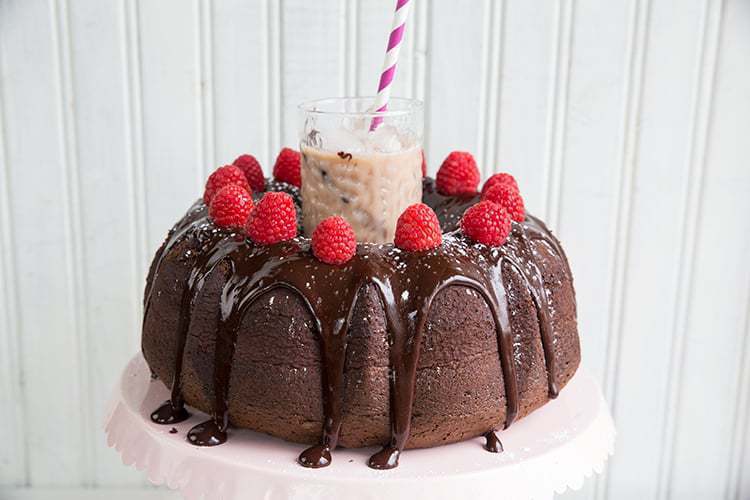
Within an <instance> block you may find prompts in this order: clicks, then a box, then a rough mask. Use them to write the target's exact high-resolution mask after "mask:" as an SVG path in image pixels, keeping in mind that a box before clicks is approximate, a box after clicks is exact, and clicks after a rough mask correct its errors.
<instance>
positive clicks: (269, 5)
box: [264, 0, 282, 172]
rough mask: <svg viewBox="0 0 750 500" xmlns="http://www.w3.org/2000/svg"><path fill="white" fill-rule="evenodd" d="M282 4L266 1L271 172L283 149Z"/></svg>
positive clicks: (267, 92)
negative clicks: (279, 152)
mask: <svg viewBox="0 0 750 500" xmlns="http://www.w3.org/2000/svg"><path fill="white" fill-rule="evenodd" d="M280 4H281V2H277V1H274V0H266V3H265V9H264V13H265V21H266V22H265V25H266V27H267V29H266V39H267V41H266V46H267V47H268V51H267V57H266V68H267V71H266V73H267V78H266V85H267V87H266V102H267V105H266V114H267V116H268V129H269V132H268V151H267V153H266V158H268V160H267V161H268V164H269V168H268V171H269V172H270V169H271V162H272V161H273V160H274V159H275V155H276V154H277V152H278V151H279V149H281V94H282V88H281V82H282V79H281V55H282V52H281V5H280Z"/></svg>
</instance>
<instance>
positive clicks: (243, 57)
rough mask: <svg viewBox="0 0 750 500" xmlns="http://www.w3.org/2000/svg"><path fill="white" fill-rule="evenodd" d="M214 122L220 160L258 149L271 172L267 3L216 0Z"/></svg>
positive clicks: (264, 163)
mask: <svg viewBox="0 0 750 500" xmlns="http://www.w3.org/2000/svg"><path fill="white" fill-rule="evenodd" d="M213 9H214V16H213V20H214V24H213V40H214V50H213V53H214V59H213V61H214V66H213V67H214V71H213V80H214V111H215V116H214V126H215V133H216V165H213V162H212V164H211V166H212V167H213V166H218V165H219V164H222V165H223V164H225V163H229V162H231V161H232V160H234V158H236V157H237V156H238V155H240V154H242V153H245V152H247V153H251V154H253V155H255V156H256V157H257V158H258V160H259V161H260V162H261V165H262V166H263V167H264V169H265V171H266V174H267V175H270V162H272V161H273V158H269V156H268V152H267V151H266V144H267V143H268V127H269V119H268V114H267V111H268V108H267V106H266V100H267V99H268V97H267V94H268V92H267V90H268V85H267V83H266V81H265V80H264V79H266V78H267V75H268V60H267V51H268V44H269V40H268V37H267V33H266V30H267V25H264V23H263V21H264V16H265V15H266V13H265V10H266V6H265V5H264V4H263V3H261V2H247V1H244V0H232V1H228V2H227V1H220V2H214V4H213Z"/></svg>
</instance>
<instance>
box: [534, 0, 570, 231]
mask: <svg viewBox="0 0 750 500" xmlns="http://www.w3.org/2000/svg"><path fill="white" fill-rule="evenodd" d="M556 18H557V19H556V35H557V36H556V40H555V43H554V47H555V52H554V57H553V61H554V68H555V69H554V73H553V74H554V77H553V78H552V83H553V84H552V85H551V86H550V90H549V94H550V104H549V114H548V117H547V138H546V144H547V147H546V151H545V162H544V183H543V185H544V186H545V187H546V189H545V192H544V198H543V201H544V203H543V205H542V206H543V209H542V208H540V209H539V213H540V214H544V217H545V220H546V221H547V224H548V225H549V226H550V227H557V221H558V220H559V218H560V210H561V197H562V193H561V192H560V188H561V186H562V176H563V167H564V161H563V160H564V151H565V139H566V133H565V127H566V126H567V124H568V120H567V113H568V83H569V80H570V53H571V51H572V45H573V23H574V20H575V1H574V0H568V1H565V2H560V3H558V4H557V12H556ZM530 201H531V202H533V199H532V200H530ZM530 206H532V207H533V206H534V205H530Z"/></svg>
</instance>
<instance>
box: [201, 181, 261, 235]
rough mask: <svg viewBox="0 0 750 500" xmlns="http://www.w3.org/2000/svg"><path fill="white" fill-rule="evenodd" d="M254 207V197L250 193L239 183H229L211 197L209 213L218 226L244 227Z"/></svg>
mask: <svg viewBox="0 0 750 500" xmlns="http://www.w3.org/2000/svg"><path fill="white" fill-rule="evenodd" d="M252 209H253V197H252V196H251V195H250V193H248V192H247V190H246V189H245V188H243V187H242V186H238V185H237V184H227V185H226V186H224V187H223V188H221V189H219V192H218V193H216V194H215V195H214V197H213V199H211V204H210V205H209V206H208V215H209V216H210V217H211V218H212V219H213V220H214V222H215V223H216V225H217V226H221V227H226V228H232V229H242V228H244V227H245V223H246V222H247V218H248V216H249V215H250V211H251V210H252Z"/></svg>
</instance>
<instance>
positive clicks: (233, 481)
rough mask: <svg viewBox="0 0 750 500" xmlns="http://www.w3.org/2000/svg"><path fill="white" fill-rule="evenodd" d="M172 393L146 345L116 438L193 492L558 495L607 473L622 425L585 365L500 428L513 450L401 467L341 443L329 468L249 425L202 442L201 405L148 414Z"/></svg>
mask: <svg viewBox="0 0 750 500" xmlns="http://www.w3.org/2000/svg"><path fill="white" fill-rule="evenodd" d="M168 398H169V392H168V390H167V389H166V388H165V387H164V385H163V384H162V383H161V382H160V381H157V380H151V377H150V372H149V369H148V366H147V365H146V362H145V360H144V359H143V357H142V356H141V355H140V354H139V355H137V356H135V357H134V358H133V359H132V360H131V361H130V363H129V364H128V365H127V367H126V368H125V371H124V373H123V375H122V378H121V379H120V383H119V384H118V386H117V388H116V390H115V392H114V394H113V397H112V401H111V402H110V407H109V411H108V412H107V417H106V419H105V432H106V434H107V444H108V445H109V446H111V447H114V448H115V449H117V451H119V452H120V455H121V456H122V460H123V462H124V463H125V464H126V465H134V466H135V467H136V468H137V469H138V470H144V471H145V472H146V474H147V475H148V478H149V480H150V481H151V482H153V483H154V484H166V485H167V486H168V487H169V488H172V489H178V490H180V492H181V493H182V495H183V496H184V497H185V498H188V499H201V498H205V499H209V500H213V499H223V500H235V499H236V500H239V499H243V500H255V499H264V500H281V499H306V500H307V499H325V500H338V499H353V498H357V499H376V498H388V499H389V500H399V499H406V498H408V499H410V500H411V499H430V500H442V499H451V500H453V499H456V498H471V499H472V500H479V499H490V498H492V499H497V498H503V499H509V498H512V499H516V498H517V499H531V498H533V499H537V500H539V499H551V498H552V497H553V496H554V494H555V493H562V492H563V491H565V490H566V489H567V488H572V489H580V488H581V486H582V485H583V482H584V479H585V478H586V477H589V476H591V475H592V474H593V473H594V472H596V473H599V472H601V470H602V468H603V466H604V463H605V462H606V460H607V458H608V457H609V456H610V455H611V454H612V453H613V450H614V441H615V427H614V423H613V422H612V417H611V416H610V414H609V411H608V409H607V405H606V403H605V401H604V399H603V398H602V396H601V392H600V390H599V387H598V386H597V385H596V383H595V382H594V380H593V378H592V377H591V376H590V375H589V374H588V373H586V372H585V371H584V370H583V369H579V370H578V373H577V374H576V375H575V376H574V377H573V379H572V380H570V382H569V383H568V385H567V386H566V387H565V388H564V389H563V390H562V391H561V392H560V396H559V397H558V398H557V399H556V400H554V401H550V402H549V403H548V404H546V405H545V406H543V407H542V408H540V409H538V410H536V411H535V412H533V413H532V414H531V415H529V416H528V417H526V418H524V419H522V420H519V421H518V422H516V423H514V424H513V425H512V426H511V427H510V428H509V429H508V430H505V431H503V432H500V433H499V437H500V440H501V441H502V443H503V446H504V448H505V451H504V452H503V453H500V454H495V453H488V452H487V451H485V450H484V449H483V442H484V440H483V439H481V438H477V439H473V440H469V441H464V442H462V443H456V444H451V445H447V446H442V447H438V448H431V449H424V450H407V451H406V452H404V454H403V455H402V457H401V461H400V465H399V467H398V468H396V469H393V470H390V471H376V470H373V469H370V468H368V467H367V465H366V462H367V459H368V457H369V456H370V455H371V454H372V453H373V452H374V451H376V450H374V449H353V450H347V449H337V450H336V452H335V453H334V455H333V463H332V464H331V465H330V466H329V467H327V468H324V469H306V468H304V467H301V466H299V465H297V463H296V458H297V455H298V454H299V453H300V451H302V449H303V448H304V446H302V445H299V444H294V443H287V442H285V441H282V440H280V439H276V438H272V437H268V436H265V435H262V434H258V433H255V432H252V431H249V430H244V429H233V430H230V438H229V440H228V441H227V442H226V443H225V444H223V445H221V446H217V447H213V448H200V447H196V446H193V445H191V444H189V443H188V442H187V440H186V439H185V435H186V433H187V431H188V430H189V429H190V428H191V427H192V426H194V425H195V424H197V423H199V422H202V421H204V420H205V419H206V418H207V417H206V415H205V414H201V413H200V412H197V411H192V413H193V416H192V417H191V418H190V419H189V420H187V421H185V422H182V423H180V424H177V425H174V426H169V425H166V426H162V425H157V424H154V423H152V422H151V420H150V418H149V415H150V413H151V411H153V410H154V408H156V407H157V406H159V404H161V403H162V402H164V401H165V400H166V399H168Z"/></svg>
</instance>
